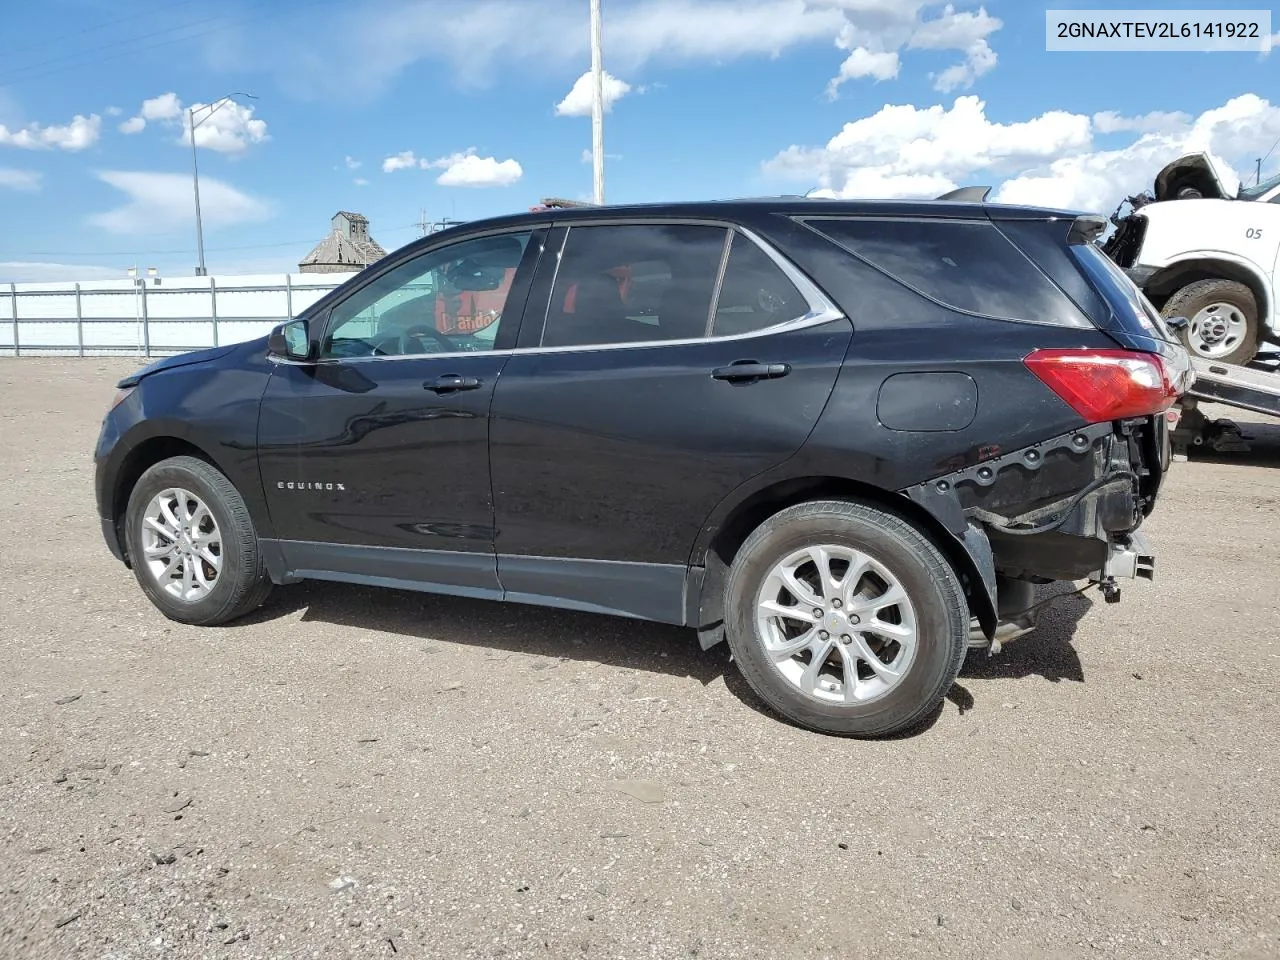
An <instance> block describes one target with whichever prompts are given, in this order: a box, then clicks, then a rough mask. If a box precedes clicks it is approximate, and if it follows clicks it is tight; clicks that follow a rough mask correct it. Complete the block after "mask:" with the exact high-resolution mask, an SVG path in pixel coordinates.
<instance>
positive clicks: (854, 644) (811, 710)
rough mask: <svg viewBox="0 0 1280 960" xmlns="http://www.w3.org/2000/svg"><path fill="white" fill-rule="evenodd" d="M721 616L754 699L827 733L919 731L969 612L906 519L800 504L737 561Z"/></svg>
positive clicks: (952, 673)
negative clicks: (756, 695)
mask: <svg viewBox="0 0 1280 960" xmlns="http://www.w3.org/2000/svg"><path fill="white" fill-rule="evenodd" d="M725 610H726V617H725V627H726V631H725V632H726V636H727V638H728V641H729V645H730V647H731V649H732V650H733V655H734V659H735V660H736V661H737V663H738V668H739V670H741V672H742V674H743V676H744V677H745V678H746V680H747V682H748V683H749V684H750V685H751V687H752V689H754V690H755V691H756V693H757V694H759V695H760V697H761V698H762V699H764V701H765V702H766V703H768V704H769V706H771V707H772V708H773V709H775V710H777V711H778V712H779V713H780V714H782V715H783V716H785V717H787V718H789V719H790V720H792V721H793V722H795V723H798V724H800V725H801V726H804V727H808V728H810V729H813V730H818V731H821V732H825V733H833V734H842V735H846V736H862V737H877V736H888V735H890V734H894V733H899V732H902V731H906V730H909V729H911V728H913V727H915V726H917V725H919V724H920V723H921V722H922V721H923V720H924V719H925V718H926V717H927V716H928V714H929V713H930V712H931V711H933V710H934V709H935V708H936V707H937V705H938V703H939V702H940V701H941V700H942V698H943V697H944V696H945V695H946V692H947V690H949V689H950V687H951V685H952V683H953V682H954V681H955V678H956V675H957V674H958V673H959V671H960V666H961V664H962V663H963V662H964V657H965V653H966V651H967V649H968V640H969V610H968V605H967V603H966V601H965V597H964V592H963V589H962V587H961V584H960V580H959V578H958V577H957V576H956V573H955V571H954V570H953V569H952V568H951V565H950V564H949V563H948V561H947V559H946V558H945V557H944V556H943V554H942V552H941V551H940V550H939V549H938V548H937V546H935V545H934V544H933V542H932V541H930V540H929V538H928V537H926V536H924V535H923V534H922V533H921V532H920V531H919V530H917V529H916V528H915V527H913V526H912V525H911V524H909V523H907V522H906V521H905V520H904V519H902V518H901V517H899V516H896V515H894V514H892V513H889V512H888V511H885V510H880V509H877V508H875V507H871V506H868V505H866V504H861V503H852V502H846V501H821V502H809V503H803V504H799V505H797V506H794V507H789V508H787V509H785V510H782V511H780V512H779V513H777V514H775V515H774V516H772V517H770V518H769V519H768V520H766V521H765V522H764V523H763V524H762V525H761V526H760V527H759V528H758V529H756V531H755V532H754V533H752V534H751V536H750V537H748V538H747V541H746V542H745V543H744V544H743V545H742V547H741V549H740V550H739V551H738V553H737V555H736V556H735V558H734V561H733V565H732V567H731V569H730V574H729V580H728V582H727V584H726V586H725Z"/></svg>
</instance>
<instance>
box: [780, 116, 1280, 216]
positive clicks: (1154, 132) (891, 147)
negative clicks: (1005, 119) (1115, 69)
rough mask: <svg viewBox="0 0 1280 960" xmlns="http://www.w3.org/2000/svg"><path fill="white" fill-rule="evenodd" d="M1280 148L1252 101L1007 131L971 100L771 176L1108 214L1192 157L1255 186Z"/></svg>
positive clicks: (864, 130)
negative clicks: (1101, 137) (1115, 137)
mask: <svg viewBox="0 0 1280 960" xmlns="http://www.w3.org/2000/svg"><path fill="white" fill-rule="evenodd" d="M1115 133H1130V134H1133V135H1134V139H1133V141H1132V142H1131V143H1129V144H1128V145H1126V146H1123V147H1119V148H1116V149H1105V150H1103V149H1098V147H1097V145H1096V144H1095V142H1094V136H1095V134H1115ZM1278 136H1280V106H1276V105H1273V104H1272V103H1270V102H1269V101H1267V100H1265V99H1263V98H1261V97H1258V96H1256V95H1254V94H1245V95H1243V96H1239V97H1235V98H1233V99H1232V100H1229V101H1227V102H1226V103H1225V104H1223V105H1222V106H1220V107H1215V108H1213V109H1210V110H1206V111H1205V112H1204V113H1202V114H1200V115H1199V116H1198V117H1194V118H1192V117H1189V116H1187V115H1185V114H1180V113H1176V112H1173V113H1162V112H1155V113H1148V114H1145V115H1143V116H1139V117H1123V116H1119V115H1117V114H1115V113H1112V112H1104V113H1100V114H1096V115H1094V116H1093V117H1089V116H1086V115H1084V114H1073V113H1068V112H1065V111H1061V110H1051V111H1048V112H1046V113H1043V114H1040V115H1039V116H1036V117H1033V118H1031V119H1030V120H1025V121H1021V122H1017V123H1004V124H1002V123H993V122H992V121H990V120H989V119H987V117H986V112H985V106H984V104H983V103H982V102H981V101H980V100H979V99H978V98H976V97H973V96H965V97H959V98H957V99H956V100H955V102H954V104H953V105H952V106H951V108H950V109H947V108H945V107H943V106H940V105H935V106H932V107H927V108H919V107H915V106H910V105H897V106H893V105H890V106H885V107H883V108H882V109H880V110H879V111H877V112H876V113H874V114H871V115H870V116H867V117H863V118H861V119H859V120H856V121H853V122H851V123H848V124H845V126H844V128H843V129H842V130H841V131H840V133H838V134H837V135H836V136H835V137H833V138H832V139H831V140H830V141H829V142H828V143H827V144H826V146H825V147H821V148H807V147H800V146H792V147H789V148H788V149H786V150H784V151H782V152H781V153H779V154H778V155H777V156H775V157H773V158H772V159H771V160H769V161H767V162H766V163H765V165H764V168H765V171H766V172H768V173H772V174H775V175H777V176H780V177H785V178H789V179H797V180H802V181H807V182H809V183H815V182H816V183H817V185H818V187H819V189H818V190H817V191H816V192H815V195H816V196H829V197H849V198H852V197H869V198H870V197H933V196H937V195H939V194H941V193H944V192H946V191H947V190H950V189H953V188H954V187H956V186H958V185H960V184H962V183H974V182H981V183H987V184H991V185H992V186H994V187H996V188H997V189H996V190H995V192H994V193H993V196H992V199H993V200H994V201H997V202H1006V203H1028V204H1034V205H1037V206H1049V207H1065V208H1068V209H1081V210H1093V211H1100V212H1104V213H1106V212H1110V211H1111V210H1113V209H1114V208H1115V207H1116V205H1117V204H1119V202H1120V201H1121V200H1123V199H1124V197H1125V196H1128V195H1131V194H1134V193H1138V192H1139V191H1142V190H1150V189H1151V186H1152V181H1153V180H1154V179H1155V175H1156V173H1157V172H1158V171H1159V169H1160V168H1161V167H1163V166H1164V165H1165V164H1166V163H1169V162H1170V161H1171V160H1174V159H1176V158H1177V157H1178V156H1180V155H1182V154H1184V153H1190V152H1195V151H1200V150H1208V151H1211V152H1213V153H1215V154H1217V155H1219V156H1222V157H1224V158H1226V159H1227V160H1228V162H1230V163H1234V164H1236V165H1237V167H1239V168H1240V169H1239V170H1238V171H1237V172H1238V173H1240V174H1242V179H1245V178H1246V177H1248V178H1250V179H1251V174H1252V166H1251V164H1252V159H1253V158H1254V157H1257V156H1261V155H1262V154H1263V153H1265V152H1266V151H1267V150H1268V149H1269V148H1270V147H1271V145H1272V144H1273V143H1274V142H1275V140H1276V138H1277V137H1278ZM1246 182H1247V181H1246Z"/></svg>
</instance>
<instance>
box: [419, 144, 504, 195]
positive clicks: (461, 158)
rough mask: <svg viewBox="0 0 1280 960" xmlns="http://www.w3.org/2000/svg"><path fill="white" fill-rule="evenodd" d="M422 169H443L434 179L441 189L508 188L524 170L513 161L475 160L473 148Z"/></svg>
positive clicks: (490, 158) (491, 158)
mask: <svg viewBox="0 0 1280 960" xmlns="http://www.w3.org/2000/svg"><path fill="white" fill-rule="evenodd" d="M423 166H424V167H433V168H443V169H444V173H442V174H440V176H438V177H436V183H438V184H440V186H442V187H509V186H511V184H513V183H515V182H516V181H518V180H519V179H520V178H521V177H523V176H524V169H523V168H522V167H521V166H520V164H519V163H518V162H516V161H515V160H498V159H496V158H494V157H478V156H476V154H475V149H474V148H472V149H471V150H468V151H466V152H465V153H455V154H451V155H450V156H447V157H442V158H441V159H439V160H433V161H432V162H431V163H429V164H426V163H424V164H423Z"/></svg>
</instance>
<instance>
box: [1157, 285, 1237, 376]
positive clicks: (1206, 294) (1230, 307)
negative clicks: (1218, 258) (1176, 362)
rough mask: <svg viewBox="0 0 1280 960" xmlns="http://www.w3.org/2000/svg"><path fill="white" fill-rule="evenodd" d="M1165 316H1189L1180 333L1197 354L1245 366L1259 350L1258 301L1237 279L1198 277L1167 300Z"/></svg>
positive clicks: (1208, 358) (1207, 358)
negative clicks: (1198, 278) (1205, 278)
mask: <svg viewBox="0 0 1280 960" xmlns="http://www.w3.org/2000/svg"><path fill="white" fill-rule="evenodd" d="M1160 312H1161V314H1162V315H1163V316H1165V317H1186V318H1187V321H1188V322H1187V325H1186V326H1185V327H1184V328H1183V329H1182V331H1181V333H1180V334H1179V336H1180V338H1181V340H1182V342H1183V344H1184V345H1185V346H1186V348H1187V349H1188V350H1190V351H1191V352H1192V353H1193V354H1194V355H1195V356H1197V357H1203V358H1204V359H1206V360H1218V361H1220V362H1222V363H1231V364H1238V365H1240V366H1244V365H1246V364H1248V363H1249V361H1251V360H1252V359H1253V358H1254V356H1255V355H1256V354H1257V352H1258V304H1257V301H1256V300H1254V298H1253V291H1252V290H1250V289H1249V288H1248V287H1246V286H1245V285H1244V284H1243V283H1237V282H1236V281H1235V280H1197V281H1196V282H1195V283H1189V284H1187V285H1186V286H1185V287H1183V288H1182V289H1181V290H1179V291H1178V292H1177V293H1175V294H1174V295H1173V296H1172V297H1170V298H1169V300H1168V302H1167V303H1165V305H1164V309H1163V310H1161V311H1160Z"/></svg>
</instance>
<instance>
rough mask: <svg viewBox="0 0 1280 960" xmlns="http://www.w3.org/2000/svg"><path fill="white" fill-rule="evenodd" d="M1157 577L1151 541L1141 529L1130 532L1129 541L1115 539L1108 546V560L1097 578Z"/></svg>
mask: <svg viewBox="0 0 1280 960" xmlns="http://www.w3.org/2000/svg"><path fill="white" fill-rule="evenodd" d="M1155 578H1156V558H1155V554H1154V553H1153V552H1152V549H1151V543H1150V541H1148V540H1147V538H1146V535H1145V534H1143V533H1142V531H1140V530H1135V531H1134V532H1133V533H1131V534H1129V537H1128V543H1119V542H1115V541H1113V542H1112V543H1111V544H1110V546H1109V547H1108V548H1107V561H1106V563H1105V564H1103V567H1102V570H1101V571H1099V573H1098V576H1097V579H1098V580H1101V581H1104V582H1105V581H1108V580H1116V579H1120V580H1137V579H1142V580H1154V579H1155Z"/></svg>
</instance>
